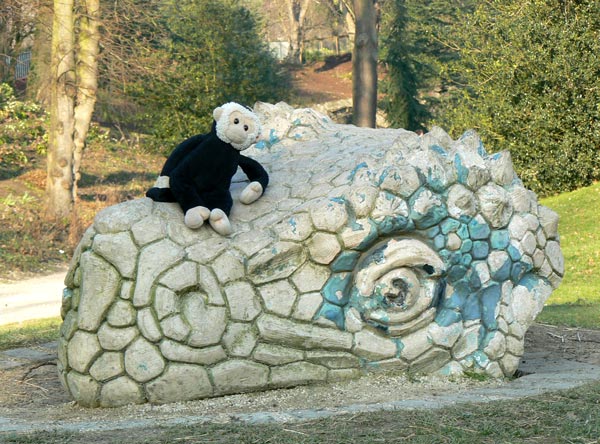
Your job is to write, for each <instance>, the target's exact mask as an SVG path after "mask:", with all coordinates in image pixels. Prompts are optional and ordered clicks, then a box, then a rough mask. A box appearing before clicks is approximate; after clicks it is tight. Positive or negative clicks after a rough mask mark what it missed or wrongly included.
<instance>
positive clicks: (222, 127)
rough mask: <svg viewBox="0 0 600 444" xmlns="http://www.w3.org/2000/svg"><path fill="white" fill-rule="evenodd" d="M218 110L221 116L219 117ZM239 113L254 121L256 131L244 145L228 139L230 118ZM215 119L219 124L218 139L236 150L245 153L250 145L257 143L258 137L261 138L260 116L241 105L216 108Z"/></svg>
mask: <svg viewBox="0 0 600 444" xmlns="http://www.w3.org/2000/svg"><path fill="white" fill-rule="evenodd" d="M217 110H220V111H219V114H220V115H217ZM234 111H238V112H240V113H242V115H243V116H244V117H247V118H249V119H252V120H253V121H254V128H255V130H254V131H251V132H248V137H247V138H246V140H245V141H244V142H243V143H234V142H232V141H231V140H230V139H229V137H227V134H226V132H227V127H228V126H229V116H230V115H231V113H232V112H234ZM213 117H214V118H215V121H216V122H217V137H218V138H219V139H221V140H222V141H223V142H225V143H229V144H231V145H232V146H233V147H234V148H235V149H236V150H239V151H243V150H245V149H246V148H248V147H249V146H250V145H252V144H253V143H255V142H256V140H257V139H258V136H260V131H261V126H260V120H259V119H258V116H257V115H256V114H254V112H253V111H252V110H250V109H248V108H246V107H245V106H242V105H240V104H239V103H235V102H229V103H226V104H224V105H221V106H220V107H218V108H216V109H215V111H214V112H213Z"/></svg>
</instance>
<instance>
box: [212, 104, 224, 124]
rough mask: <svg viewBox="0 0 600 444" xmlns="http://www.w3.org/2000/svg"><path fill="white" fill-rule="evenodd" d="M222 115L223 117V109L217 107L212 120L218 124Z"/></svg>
mask: <svg viewBox="0 0 600 444" xmlns="http://www.w3.org/2000/svg"><path fill="white" fill-rule="evenodd" d="M222 115H223V108H222V107H220V106H217V107H216V108H215V110H214V111H213V119H215V122H218V121H219V119H220V118H221V116H222Z"/></svg>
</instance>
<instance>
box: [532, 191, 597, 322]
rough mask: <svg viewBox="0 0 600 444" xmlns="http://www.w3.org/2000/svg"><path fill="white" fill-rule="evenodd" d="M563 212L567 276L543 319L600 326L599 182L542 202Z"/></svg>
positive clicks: (562, 230)
mask: <svg viewBox="0 0 600 444" xmlns="http://www.w3.org/2000/svg"><path fill="white" fill-rule="evenodd" d="M540 203H541V204H542V205H545V206H547V207H549V208H551V209H553V210H554V211H556V212H557V213H558V214H559V216H560V223H559V226H558V231H559V233H560V241H561V242H560V243H561V248H562V251H563V255H564V257H565V277H564V279H563V281H562V284H561V285H560V287H559V288H558V289H557V290H556V291H555V292H554V293H553V294H552V296H551V297H550V299H549V300H548V302H547V306H546V308H544V311H543V312H542V314H541V315H540V317H539V318H538V321H540V322H548V323H551V324H564V325H570V326H580V327H588V328H589V327H591V328H594V327H595V328H598V327H600V230H599V229H598V216H599V214H600V210H599V209H600V183H596V184H594V185H592V186H590V187H586V188H581V189H578V190H576V191H572V192H570V193H563V194H559V195H558V196H554V197H549V198H546V199H542V200H541V202H540Z"/></svg>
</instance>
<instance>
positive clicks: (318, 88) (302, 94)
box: [291, 54, 352, 106]
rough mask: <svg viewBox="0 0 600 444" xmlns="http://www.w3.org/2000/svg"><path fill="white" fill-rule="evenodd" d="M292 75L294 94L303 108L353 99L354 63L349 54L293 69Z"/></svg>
mask: <svg viewBox="0 0 600 444" xmlns="http://www.w3.org/2000/svg"><path fill="white" fill-rule="evenodd" d="M291 75H292V83H293V87H294V94H296V95H297V96H298V97H297V101H298V102H299V104H301V105H302V106H307V105H310V104H315V103H324V102H330V101H333V100H340V99H347V98H351V97H352V61H351V60H350V56H349V54H347V55H342V56H338V57H328V58H327V59H326V60H325V61H322V62H315V63H312V64H310V65H306V66H302V67H301V68H300V67H299V68H292V69H291Z"/></svg>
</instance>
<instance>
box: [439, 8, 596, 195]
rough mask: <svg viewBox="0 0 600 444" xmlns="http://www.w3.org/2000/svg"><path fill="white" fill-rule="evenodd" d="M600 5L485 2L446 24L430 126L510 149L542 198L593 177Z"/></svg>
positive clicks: (520, 171) (520, 173) (522, 172)
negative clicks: (448, 53)
mask: <svg viewBox="0 0 600 444" xmlns="http://www.w3.org/2000/svg"><path fill="white" fill-rule="evenodd" d="M599 34H600V3H598V2H596V1H593V0H578V1H574V0H548V1H543V2H542V1H538V0H519V1H516V0H511V1H505V0H503V1H499V0H498V1H496V0H488V1H485V2H481V4H479V6H478V7H477V8H476V10H475V12H474V13H473V14H472V15H470V16H469V17H468V19H464V20H461V21H460V22H457V23H456V24H455V25H453V26H452V32H451V34H450V35H449V37H450V38H451V40H449V42H448V45H449V46H451V47H452V48H456V52H457V55H458V56H459V57H457V58H456V59H455V60H454V61H453V62H452V63H449V64H448V71H447V73H446V77H447V80H448V83H449V85H450V89H449V94H448V97H447V100H446V101H445V102H444V103H443V106H441V107H440V108H439V109H438V118H437V119H436V122H437V123H439V124H441V125H442V126H444V127H446V128H448V129H449V130H451V131H452V132H453V133H454V136H457V135H459V134H460V133H461V132H462V131H464V130H466V129H468V128H475V129H477V130H478V131H479V132H480V133H481V134H482V137H483V139H484V141H485V143H486V144H487V146H488V149H490V148H491V149H493V150H505V149H509V150H510V151H511V153H512V157H513V159H514V161H515V165H516V167H517V169H518V171H519V175H520V177H521V178H522V179H523V181H524V182H525V183H526V185H527V186H529V187H531V188H532V189H534V190H536V191H537V192H540V193H542V194H550V193H555V192H559V191H567V190H571V189H574V188H577V187H581V186H585V185H589V184H590V183H591V182H592V181H594V180H598V179H600V156H599V155H598V147H599V146H600V113H599V108H598V103H600V63H599V58H598V57H599V54H600V39H598V35H599Z"/></svg>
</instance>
